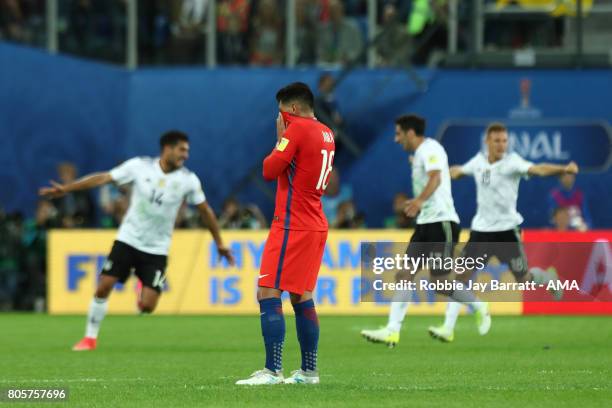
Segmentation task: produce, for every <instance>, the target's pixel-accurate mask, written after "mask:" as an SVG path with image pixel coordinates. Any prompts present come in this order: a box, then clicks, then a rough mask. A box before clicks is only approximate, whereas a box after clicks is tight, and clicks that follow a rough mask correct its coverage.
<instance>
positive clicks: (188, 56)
mask: <svg viewBox="0 0 612 408" xmlns="http://www.w3.org/2000/svg"><path fill="white" fill-rule="evenodd" d="M208 4H209V3H208V0H179V1H175V2H174V4H173V5H174V7H173V12H172V14H173V17H172V23H171V25H170V32H171V40H170V49H169V53H170V59H171V61H172V62H173V63H178V64H197V63H203V62H204V55H205V54H204V51H205V35H206V13H207V12H209V10H208V9H209V8H210V7H208Z"/></svg>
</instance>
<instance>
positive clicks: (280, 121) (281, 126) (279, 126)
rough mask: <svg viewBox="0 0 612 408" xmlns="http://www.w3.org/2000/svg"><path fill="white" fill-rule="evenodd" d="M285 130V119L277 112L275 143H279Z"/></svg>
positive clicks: (281, 113)
mask: <svg viewBox="0 0 612 408" xmlns="http://www.w3.org/2000/svg"><path fill="white" fill-rule="evenodd" d="M285 130H287V125H286V124H285V118H284V117H283V112H279V113H278V116H277V117H276V143H279V142H280V140H281V139H282V137H283V135H284V134H285Z"/></svg>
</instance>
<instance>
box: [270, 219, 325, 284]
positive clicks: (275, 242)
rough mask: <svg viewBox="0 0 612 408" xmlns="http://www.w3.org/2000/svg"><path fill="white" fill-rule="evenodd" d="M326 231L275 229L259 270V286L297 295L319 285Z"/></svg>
mask: <svg viewBox="0 0 612 408" xmlns="http://www.w3.org/2000/svg"><path fill="white" fill-rule="evenodd" d="M326 240H327V231H295V230H286V229H283V228H278V227H272V228H270V233H269V234H268V239H267V241H266V246H265V248H264V253H263V257H262V260H261V269H260V271H259V286H262V287H265V288H275V289H280V290H285V291H287V292H291V293H295V294H298V295H302V294H304V292H305V291H312V290H314V288H315V285H316V284H317V276H318V275H319V268H320V267H321V259H322V258H323V251H324V250H325V241H326Z"/></svg>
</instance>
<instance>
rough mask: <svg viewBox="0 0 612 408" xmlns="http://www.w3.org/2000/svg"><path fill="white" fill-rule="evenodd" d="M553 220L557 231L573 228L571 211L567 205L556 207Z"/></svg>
mask: <svg viewBox="0 0 612 408" xmlns="http://www.w3.org/2000/svg"><path fill="white" fill-rule="evenodd" d="M551 222H552V224H553V225H554V227H555V231H570V230H572V229H573V228H572V226H571V217H570V211H569V208H567V207H557V208H555V209H554V211H553V214H552V219H551Z"/></svg>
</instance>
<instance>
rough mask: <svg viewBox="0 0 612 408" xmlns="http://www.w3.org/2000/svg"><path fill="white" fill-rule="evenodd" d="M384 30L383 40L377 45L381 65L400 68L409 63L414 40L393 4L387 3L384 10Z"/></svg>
mask: <svg viewBox="0 0 612 408" xmlns="http://www.w3.org/2000/svg"><path fill="white" fill-rule="evenodd" d="M382 30H383V32H382V34H381V35H382V38H380V39H379V40H378V42H377V45H376V51H377V54H378V63H379V65H381V66H394V67H398V66H403V65H406V64H407V63H409V62H410V61H409V58H408V57H409V55H410V54H409V53H410V49H411V47H412V46H413V44H412V39H411V38H410V35H409V34H408V30H407V28H406V23H405V21H402V20H401V17H400V14H399V11H398V9H397V6H396V4H395V3H393V2H389V3H386V4H385V6H384V8H383V12H382Z"/></svg>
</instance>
